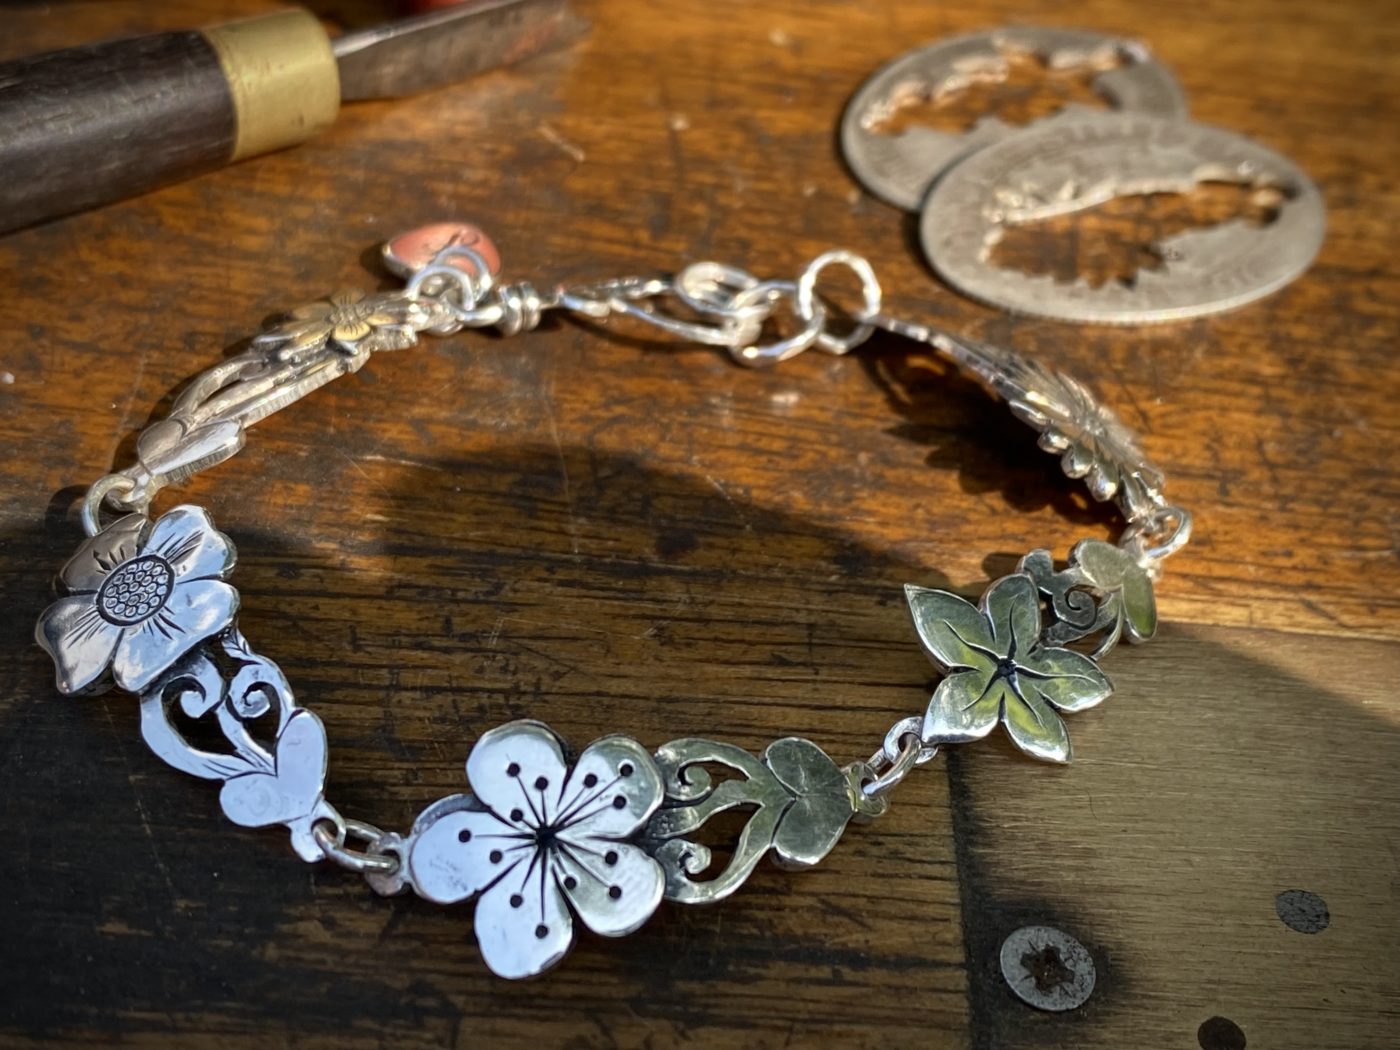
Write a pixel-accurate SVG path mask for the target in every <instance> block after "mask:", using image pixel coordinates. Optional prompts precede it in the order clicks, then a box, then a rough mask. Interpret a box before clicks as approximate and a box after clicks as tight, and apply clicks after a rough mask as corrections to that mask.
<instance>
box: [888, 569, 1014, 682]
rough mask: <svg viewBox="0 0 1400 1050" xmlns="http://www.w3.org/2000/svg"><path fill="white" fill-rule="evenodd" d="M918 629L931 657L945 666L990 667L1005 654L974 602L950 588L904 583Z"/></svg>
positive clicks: (905, 594)
mask: <svg viewBox="0 0 1400 1050" xmlns="http://www.w3.org/2000/svg"><path fill="white" fill-rule="evenodd" d="M904 597H905V598H906V600H907V601H908V602H909V611H910V612H911V613H912V614H913V616H914V629H915V630H917V631H918V632H919V640H920V641H921V642H923V643H924V648H925V649H927V650H928V653H929V655H930V656H932V657H933V659H934V660H935V661H936V662H937V663H938V664H939V665H940V666H942V667H946V668H957V667H969V668H974V667H975V668H986V669H988V670H990V668H991V667H992V666H993V665H994V664H995V663H996V660H997V657H998V656H999V655H1001V654H999V653H997V652H995V651H994V650H995V641H994V639H993V637H992V632H991V631H990V630H989V629H988V626H987V621H986V620H985V619H984V618H983V616H982V614H981V613H980V612H978V611H977V607H976V606H975V605H973V604H972V603H971V602H968V601H964V600H963V599H962V598H959V597H958V596H957V595H956V594H951V593H949V592H948V591H937V590H934V589H932V588H930V587H916V586H914V585H913V584H912V583H909V584H905V585H904Z"/></svg>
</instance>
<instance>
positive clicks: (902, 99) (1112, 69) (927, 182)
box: [841, 26, 1186, 211]
mask: <svg viewBox="0 0 1400 1050" xmlns="http://www.w3.org/2000/svg"><path fill="white" fill-rule="evenodd" d="M1018 54H1020V55H1026V54H1029V55H1032V56H1034V57H1036V58H1038V59H1039V60H1040V61H1042V62H1043V63H1044V64H1045V65H1047V66H1049V67H1051V68H1053V69H1061V70H1063V69H1079V68H1083V69H1086V70H1096V71H1097V72H1096V73H1095V75H1094V77H1093V87H1094V89H1095V91H1097V92H1098V94H1099V95H1101V96H1102V97H1103V98H1104V100H1105V101H1106V102H1108V104H1109V105H1110V106H1112V107H1114V108H1115V109H1120V110H1124V111H1131V112H1141V113H1149V114H1156V115H1158V116H1162V117H1183V116H1185V115H1186V100H1185V98H1184V97H1183V96H1182V93H1181V89H1180V88H1179V87H1178V86H1177V83H1176V80H1175V79H1174V78H1173V77H1172V75H1171V73H1170V72H1169V71H1168V70H1167V68H1166V67H1165V66H1163V65H1162V64H1161V63H1160V62H1158V61H1156V60H1155V59H1154V58H1153V57H1152V56H1151V54H1150V53H1149V52H1148V50H1147V48H1146V47H1145V46H1144V45H1143V44H1141V43H1139V42H1137V41H1135V40H1129V39H1125V38H1122V37H1113V36H1105V35H1104V34H1101V33H1091V32H1084V31H1080V30H1073V29H1049V28H1043V27H1036V26H1009V27H1007V28H1004V29H993V30H987V31H983V32H978V33H969V34H967V35H966V36H956V37H949V38H947V39H945V40H939V41H935V42H934V43H932V44H929V45H927V46H925V47H921V48H918V49H916V50H914V51H910V52H908V53H907V54H904V55H901V56H900V57H898V58H896V59H895V60H894V61H892V62H890V63H889V64H888V65H886V66H884V67H882V68H881V69H879V70H878V71H876V72H875V73H874V74H873V75H872V76H871V77H870V79H868V80H867V81H866V82H865V83H864V84H862V85H861V87H860V89H859V90H857V91H856V93H855V95H854V96H853V97H852V98H851V101H850V103H849V104H848V105H847V106H846V111H845V113H844V114H843V115H842V117H841V152H842V154H843V155H844V156H845V159H846V164H847V165H848V166H849V167H850V169H851V172H852V174H854V175H855V177H856V179H857V180H858V181H859V182H860V184H861V185H862V186H864V187H865V188H866V189H867V190H869V191H870V192H871V193H873V194H875V196H877V197H879V198H880V199H881V200H884V201H887V202H888V203H890V204H893V205H894V206H895V207H897V208H903V209H905V210H906V211H918V210H919V206H920V205H921V204H922V203H923V200H924V198H925V197H926V196H927V194H928V189H929V187H930V186H931V185H933V183H934V181H935V180H936V179H937V178H938V177H939V175H941V174H942V173H943V172H945V171H947V170H948V169H949V168H950V167H951V166H952V165H953V164H955V163H957V162H958V161H959V160H960V159H962V158H963V157H966V156H968V155H969V154H971V153H974V152H976V151H977V150H980V149H982V148H984V147H986V146H989V145H991V144H992V143H994V142H1000V141H1001V140H1002V139H1003V138H1005V137H1006V136H1007V135H1010V134H1012V133H1014V132H1016V131H1017V129H1016V128H1015V127H1013V126H1011V125H1009V124H1007V123H1005V122H1004V121H1002V120H999V119H997V118H996V117H994V116H985V117H983V118H982V119H980V120H978V121H977V122H976V124H975V125H973V127H971V128H969V129H968V130H966V131H965V132H963V133H961V134H953V133H949V132H942V131H936V130H934V129H933V128H927V127H918V126H915V127H910V128H908V129H906V130H904V131H903V132H900V133H898V134H888V133H884V132H882V131H881V130H879V129H880V125H881V124H882V123H884V122H885V121H886V120H888V119H889V118H890V117H891V116H892V115H893V114H895V113H897V112H898V111H899V110H900V109H902V108H903V107H905V106H907V105H910V104H912V103H917V102H927V101H929V100H931V99H938V98H941V97H944V96H946V95H948V94H951V93H954V92H957V91H960V90H963V89H965V88H966V87H967V86H968V85H970V84H974V83H977V82H979V81H998V80H1002V79H1004V78H1005V77H1006V75H1007V72H1008V64H1007V60H1008V58H1009V57H1011V56H1013V55H1018ZM1091 112H1093V110H1091V109H1089V108H1088V107H1085V106H1081V105H1078V104H1073V103H1072V104H1070V105H1067V106H1066V107H1065V108H1064V109H1062V110H1060V111H1059V112H1057V113H1054V114H1051V115H1050V116H1048V117H1044V118H1041V119H1040V120H1038V121H1035V122H1034V124H1033V125H1031V126H1033V127H1041V126H1042V125H1043V126H1046V127H1053V126H1054V125H1056V124H1058V123H1059V122H1060V121H1061V120H1063V119H1065V118H1068V117H1073V116H1075V115H1078V114H1084V113H1091Z"/></svg>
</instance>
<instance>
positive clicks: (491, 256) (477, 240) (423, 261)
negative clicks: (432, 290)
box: [383, 222, 501, 280]
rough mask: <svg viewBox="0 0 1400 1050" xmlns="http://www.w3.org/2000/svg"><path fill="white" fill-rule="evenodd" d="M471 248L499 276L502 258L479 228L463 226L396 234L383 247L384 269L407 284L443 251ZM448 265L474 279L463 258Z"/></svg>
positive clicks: (471, 266)
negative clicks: (445, 249) (454, 248)
mask: <svg viewBox="0 0 1400 1050" xmlns="http://www.w3.org/2000/svg"><path fill="white" fill-rule="evenodd" d="M451 247H461V248H470V249H471V250H472V251H474V252H476V253H477V254H478V255H480V256H481V258H482V259H484V260H485V261H486V265H487V266H488V267H490V270H491V273H492V275H493V276H494V275H495V274H498V273H500V272H501V255H500V252H498V251H496V246H495V245H494V244H492V243H491V238H490V237H487V236H486V234H485V233H483V232H482V231H481V230H480V229H479V228H478V227H476V226H473V225H471V224H470V223H466V222H435V223H431V224H429V225H427V226H419V227H418V228H417V229H413V230H408V231H406V232H404V233H401V234H399V235H398V236H396V237H394V238H393V239H392V240H390V241H388V242H386V243H385V245H384V249H383V251H384V265H386V266H387V267H389V269H390V270H392V271H393V272H394V273H395V274H396V275H397V276H399V277H402V278H404V279H405V280H407V279H408V278H410V277H412V276H413V275H414V274H415V273H417V272H418V271H419V270H421V269H423V267H425V266H427V265H428V263H430V262H432V261H433V256H435V255H437V253H438V252H440V251H442V250H443V249H444V248H451ZM448 263H449V265H451V266H455V267H457V268H458V269H459V270H461V271H463V272H464V273H469V274H471V275H472V276H477V266H476V265H475V263H473V261H472V260H471V259H469V258H467V257H466V256H455V257H453V258H451V259H449V260H448Z"/></svg>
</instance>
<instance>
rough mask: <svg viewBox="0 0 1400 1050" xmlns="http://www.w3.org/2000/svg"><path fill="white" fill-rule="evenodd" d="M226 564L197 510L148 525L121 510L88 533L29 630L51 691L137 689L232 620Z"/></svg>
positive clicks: (233, 596)
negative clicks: (49, 666) (49, 675)
mask: <svg viewBox="0 0 1400 1050" xmlns="http://www.w3.org/2000/svg"><path fill="white" fill-rule="evenodd" d="M233 563H234V550H233V545H232V544H231V543H229V541H228V537H227V536H225V535H224V534H223V533H221V532H219V531H218V530H217V529H215V528H214V526H213V523H212V522H210V520H209V516H208V514H206V513H205V512H204V511H203V510H202V509H201V508H199V507H190V506H184V507H176V508H175V509H174V510H172V511H170V512H169V513H168V514H166V515H164V516H163V517H162V518H161V519H160V520H159V521H157V522H156V523H155V524H154V525H152V524H151V523H150V522H149V521H147V519H146V517H145V516H144V515H142V514H128V515H126V516H125V517H122V518H120V519H118V520H117V521H115V522H113V523H112V524H111V525H110V526H108V527H107V528H106V529H103V530H102V531H100V532H98V533H97V534H96V535H94V536H90V537H89V538H88V539H87V540H86V541H85V542H84V543H83V544H82V545H81V546H80V547H79V548H78V551H77V553H76V554H74V555H73V557H72V558H71V559H70V560H69V562H68V564H67V565H65V566H64V567H63V572H62V573H61V576H60V580H61V582H62V584H63V586H64V589H65V590H66V591H67V594H66V596H65V597H62V598H60V599H59V600H58V601H56V602H54V603H53V604H51V605H50V606H49V607H48V608H47V609H45V610H44V612H43V614H42V615H41V616H40V617H39V622H38V625H37V627H36V630H35V637H36V639H37V640H38V642H39V644H40V645H41V646H43V648H44V650H45V651H46V652H47V653H48V654H49V655H50V656H51V657H52V658H53V661H54V667H55V671H56V675H57V685H58V691H59V692H60V693H84V692H94V691H99V690H103V689H106V688H108V687H109V686H110V685H111V684H112V683H113V682H115V684H116V685H117V686H119V687H120V688H122V689H125V690H127V691H128V692H132V693H139V692H141V691H142V690H144V689H145V688H146V687H147V686H149V685H150V684H151V683H152V682H153V681H155V680H156V678H157V677H158V676H159V675H161V674H162V673H164V672H165V670H166V669H167V668H169V667H170V666H171V665H172V664H174V663H175V661H177V660H178V659H180V658H181V657H182V656H184V655H185V654H186V653H188V652H189V651H190V650H192V649H194V648H195V647H196V646H197V645H199V644H200V643H201V642H203V641H204V640H205V639H206V638H209V637H210V636H212V635H215V634H217V633H219V632H220V631H222V630H223V629H224V628H226V627H228V626H229V624H231V623H232V622H233V618H234V615H235V614H236V613H237V611H238V592H237V591H236V590H234V589H233V587H231V586H229V585H228V584H227V583H225V582H223V578H224V577H225V576H226V575H228V573H229V571H230V570H231V569H232V568H233Z"/></svg>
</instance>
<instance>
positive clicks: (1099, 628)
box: [1017, 540, 1157, 660]
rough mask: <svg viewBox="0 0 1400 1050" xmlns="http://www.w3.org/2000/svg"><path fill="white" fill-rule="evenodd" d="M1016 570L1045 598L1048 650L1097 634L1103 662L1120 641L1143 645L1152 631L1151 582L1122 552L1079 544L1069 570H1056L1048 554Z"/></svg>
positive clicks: (1097, 543) (1035, 555) (1034, 554)
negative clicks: (1141, 643)
mask: <svg viewBox="0 0 1400 1050" xmlns="http://www.w3.org/2000/svg"><path fill="white" fill-rule="evenodd" d="M1017 568H1018V569H1019V570H1020V571H1021V572H1024V573H1026V574H1027V575H1029V576H1030V577H1031V579H1033V580H1034V581H1035V584H1036V586H1037V587H1038V588H1039V589H1040V592H1041V593H1042V594H1044V595H1045V597H1046V598H1047V599H1049V602H1050V607H1049V612H1050V622H1049V623H1048V624H1047V625H1046V627H1045V640H1046V641H1047V642H1050V643H1051V644H1053V645H1064V644H1066V643H1068V642H1077V641H1080V640H1082V639H1084V638H1088V637H1090V636H1092V635H1102V637H1101V638H1100V640H1099V643H1098V645H1097V646H1095V648H1094V651H1093V657H1094V659H1095V660H1099V659H1102V658H1103V657H1104V656H1105V655H1106V654H1107V653H1108V652H1109V650H1111V649H1112V648H1113V647H1114V646H1115V645H1117V644H1118V640H1119V638H1121V637H1125V636H1126V637H1127V639H1128V641H1130V642H1134V643H1137V642H1145V641H1147V640H1148V639H1149V638H1151V637H1152V636H1153V635H1154V634H1155V633H1156V632H1157V602H1156V599H1155V598H1154V597H1153V594H1152V579H1151V577H1149V576H1148V575H1147V571H1146V570H1145V569H1144V568H1143V567H1142V566H1141V565H1139V564H1138V562H1137V560H1136V559H1134V558H1133V556H1132V555H1131V554H1130V553H1129V552H1127V551H1125V550H1124V549H1123V548H1122V547H1115V546H1114V545H1113V544H1111V543H1105V542H1104V541H1103V540H1083V541H1081V542H1080V543H1078V544H1076V545H1075V548H1074V550H1072V551H1070V555H1069V566H1068V567H1067V568H1065V569H1062V570H1060V571H1059V572H1056V571H1055V564H1054V560H1053V559H1052V558H1051V556H1050V552H1049V551H1047V550H1034V551H1031V552H1030V553H1029V554H1027V555H1026V556H1025V557H1024V558H1022V559H1021V564H1020V565H1019V566H1017Z"/></svg>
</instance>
